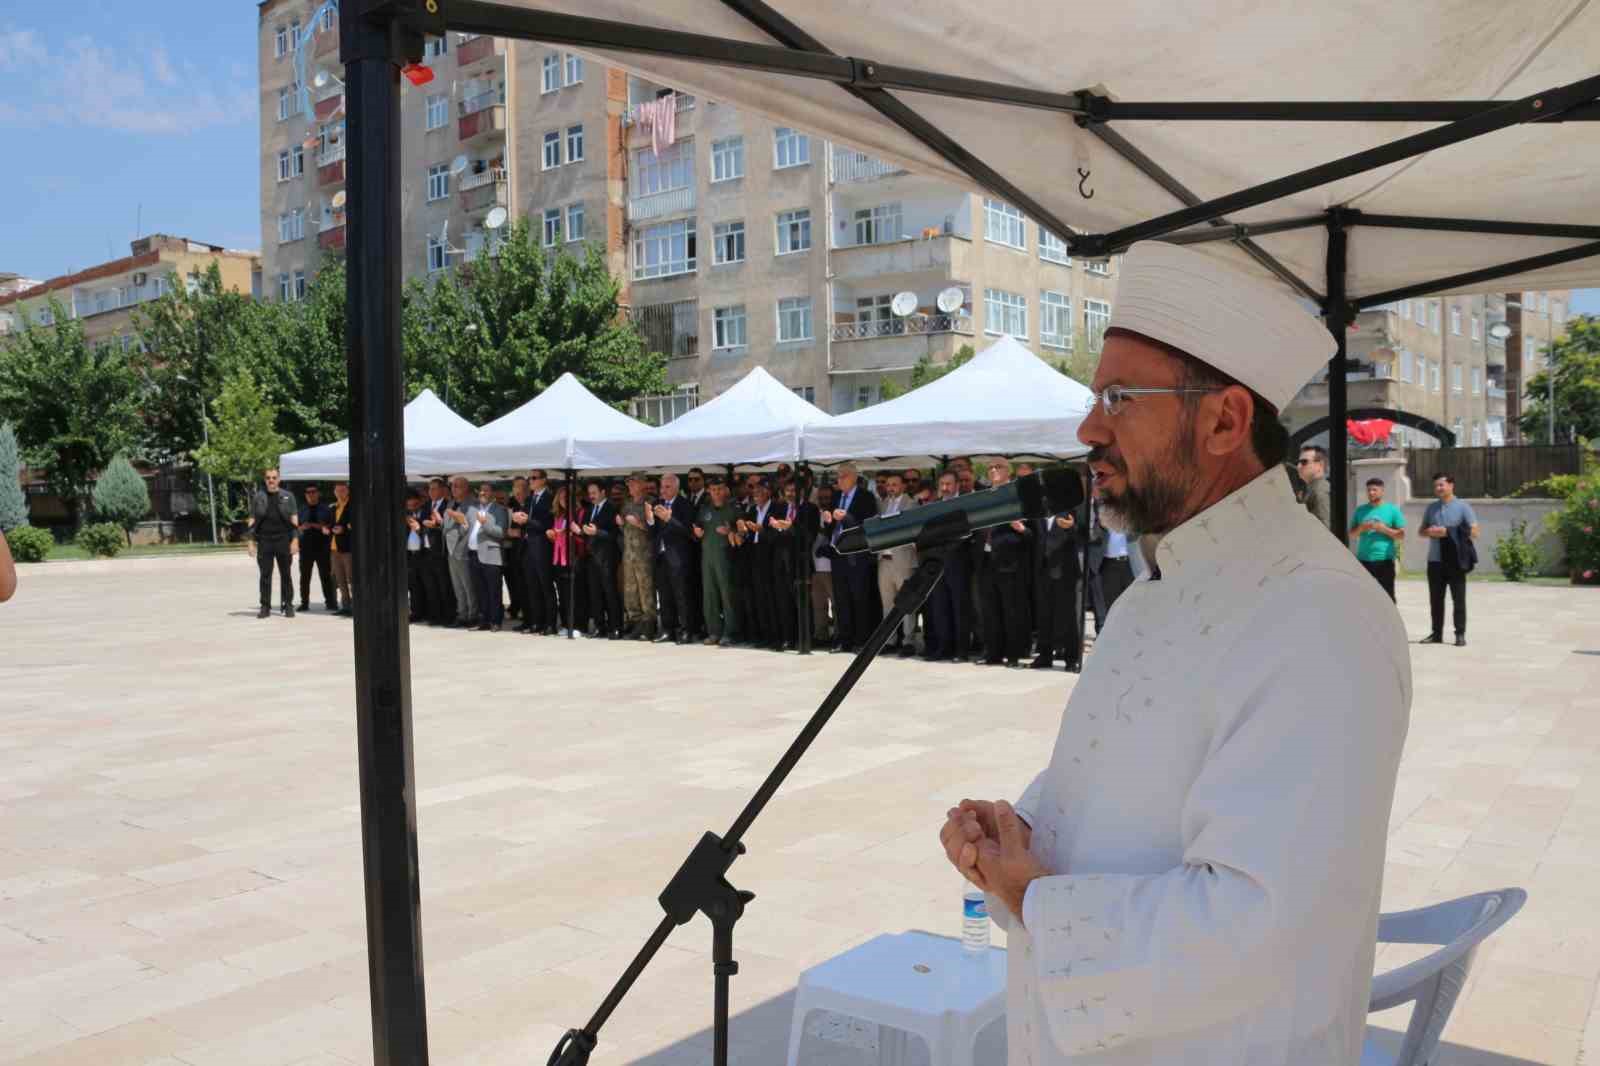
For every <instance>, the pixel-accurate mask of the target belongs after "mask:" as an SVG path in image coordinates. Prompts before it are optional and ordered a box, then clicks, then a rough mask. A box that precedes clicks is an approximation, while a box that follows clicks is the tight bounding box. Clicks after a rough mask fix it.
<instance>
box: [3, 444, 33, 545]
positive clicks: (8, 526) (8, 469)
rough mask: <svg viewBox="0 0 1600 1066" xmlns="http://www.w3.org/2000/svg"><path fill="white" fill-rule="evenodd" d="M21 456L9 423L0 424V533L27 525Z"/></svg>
mask: <svg viewBox="0 0 1600 1066" xmlns="http://www.w3.org/2000/svg"><path fill="white" fill-rule="evenodd" d="M21 476H22V456H21V454H20V453H19V452H18V451H17V434H16V432H15V431H14V430H12V428H11V423H9V422H0V532H10V531H11V530H13V529H17V528H19V527H21V526H25V525H27V524H28V498H27V497H26V496H24V495H23V493H22V481H21Z"/></svg>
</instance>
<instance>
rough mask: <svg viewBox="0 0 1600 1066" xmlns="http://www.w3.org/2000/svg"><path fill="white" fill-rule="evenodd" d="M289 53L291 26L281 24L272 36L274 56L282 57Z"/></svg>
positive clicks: (276, 57)
mask: <svg viewBox="0 0 1600 1066" xmlns="http://www.w3.org/2000/svg"><path fill="white" fill-rule="evenodd" d="M288 54H289V27H288V26H281V25H280V26H279V27H278V29H277V31H276V32H275V33H274V34H273V38H272V58H274V59H282V58H283V57H284V56H286V55H288Z"/></svg>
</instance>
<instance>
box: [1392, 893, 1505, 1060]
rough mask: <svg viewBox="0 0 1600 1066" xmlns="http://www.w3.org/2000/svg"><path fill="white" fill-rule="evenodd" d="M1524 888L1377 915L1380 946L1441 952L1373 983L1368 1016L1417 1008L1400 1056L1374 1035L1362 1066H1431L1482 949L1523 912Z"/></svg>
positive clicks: (1399, 1052)
mask: <svg viewBox="0 0 1600 1066" xmlns="http://www.w3.org/2000/svg"><path fill="white" fill-rule="evenodd" d="M1527 899H1528V894H1527V893H1526V892H1524V891H1523V890H1522V889H1520V888H1503V889H1501V890H1500V891H1498V892H1480V893H1478V894H1477V895H1475V896H1463V897H1462V898H1461V899H1453V900H1451V901H1449V902H1448V903H1435V904H1434V905H1433V906H1431V907H1422V908H1420V909H1418V910H1414V911H1399V912H1397V913H1395V914H1383V915H1379V916H1378V943H1380V944H1441V945H1443V946H1442V947H1441V948H1440V949H1439V950H1438V951H1435V952H1434V953H1433V954H1431V955H1428V956H1426V957H1424V958H1421V959H1418V960H1417V961H1415V962H1411V963H1407V964H1406V965H1404V966H1402V967H1400V968H1399V969H1397V970H1391V971H1389V972H1388V973H1386V974H1380V975H1379V976H1377V977H1375V978H1373V979H1372V996H1371V999H1370V1000H1369V1002H1368V1004H1367V1011H1368V1012H1369V1013H1371V1012H1374V1011H1380V1010H1388V1009H1390V1008H1391V1007H1398V1006H1400V1005H1402V1004H1405V1003H1415V1004H1416V1006H1415V1007H1413V1008H1412V1011H1411V1023H1410V1025H1408V1026H1407V1027H1406V1035H1405V1039H1404V1040H1402V1041H1401V1043H1400V1049H1399V1051H1398V1052H1395V1053H1391V1052H1389V1051H1388V1050H1387V1049H1385V1048H1383V1047H1381V1046H1380V1045H1378V1044H1377V1043H1376V1042H1375V1041H1374V1040H1373V1039H1372V1034H1371V1032H1370V1031H1369V1032H1368V1034H1367V1038H1366V1041H1365V1042H1364V1044H1363V1046H1362V1049H1361V1066H1428V1063H1429V1062H1430V1060H1431V1059H1432V1058H1433V1053H1434V1051H1435V1050H1437V1049H1438V1046H1439V1037H1440V1034H1442V1033H1443V1032H1444V1023H1445V1022H1446V1021H1448V1020H1449V1018H1450V1010H1451V1008H1452V1007H1454V1006H1455V1003H1456V999H1457V998H1458V997H1459V996H1460V995H1461V990H1462V989H1463V988H1464V987H1465V986H1466V983H1467V971H1468V970H1469V969H1470V968H1471V967H1472V958H1473V956H1474V955H1475V954H1477V950H1478V945H1479V944H1481V943H1483V941H1484V940H1485V939H1486V938H1487V937H1488V936H1489V934H1490V933H1492V932H1494V931H1495V930H1496V929H1499V928H1500V927H1501V926H1502V925H1504V924H1506V922H1508V921H1510V920H1511V916H1512V915H1513V914H1516V913H1517V911H1519V910H1521V909H1522V905H1523V903H1525V902H1527Z"/></svg>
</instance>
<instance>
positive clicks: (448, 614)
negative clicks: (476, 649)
mask: <svg viewBox="0 0 1600 1066" xmlns="http://www.w3.org/2000/svg"><path fill="white" fill-rule="evenodd" d="M450 510H451V500H450V492H449V489H448V488H447V487H446V486H445V480H444V478H442V477H436V478H430V479H429V481H428V503H427V511H428V513H427V516H426V518H425V519H424V521H423V523H422V526H423V545H422V552H423V567H422V580H423V582H424V583H425V584H426V585H427V589H428V621H430V622H432V623H434V624H435V625H441V626H455V625H457V624H458V620H459V617H460V615H461V606H460V605H459V604H457V603H456V594H455V588H454V586H453V584H452V582H451V579H450V547H449V545H448V544H446V543H445V536H444V530H445V523H446V522H449V521H450V519H449V517H448V516H447V514H446V512H448V511H450Z"/></svg>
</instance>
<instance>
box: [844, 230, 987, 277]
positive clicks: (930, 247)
mask: <svg viewBox="0 0 1600 1066" xmlns="http://www.w3.org/2000/svg"><path fill="white" fill-rule="evenodd" d="M971 258H972V242H971V241H969V240H967V239H966V238H964V237H954V236H939V237H916V238H912V239H911V240H898V241H886V242H884V243H881V244H858V245H851V246H848V247H844V248H836V249H835V250H834V253H833V270H834V274H835V276H837V277H838V278H840V279H843V280H850V279H852V278H860V279H864V280H865V279H876V280H879V281H882V280H883V279H884V278H885V277H886V276H887V277H888V278H890V279H894V278H896V277H897V276H899V277H911V276H915V275H927V274H930V273H932V274H938V275H939V276H941V277H963V278H965V277H971V276H972V273H973V271H972V270H971V268H970V264H971Z"/></svg>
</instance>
